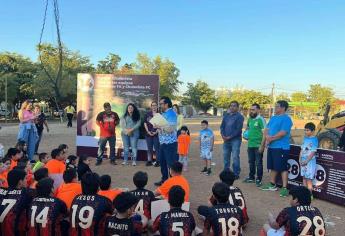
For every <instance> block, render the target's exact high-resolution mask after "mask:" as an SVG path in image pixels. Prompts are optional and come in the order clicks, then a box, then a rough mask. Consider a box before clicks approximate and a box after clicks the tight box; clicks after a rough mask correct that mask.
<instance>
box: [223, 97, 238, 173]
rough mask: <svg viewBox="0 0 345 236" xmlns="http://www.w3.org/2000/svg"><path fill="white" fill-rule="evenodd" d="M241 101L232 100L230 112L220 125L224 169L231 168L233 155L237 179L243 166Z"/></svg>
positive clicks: (233, 165)
mask: <svg viewBox="0 0 345 236" xmlns="http://www.w3.org/2000/svg"><path fill="white" fill-rule="evenodd" d="M238 110H239V103H238V102H237V101H232V102H231V103H230V106H229V113H227V114H226V115H225V116H224V117H223V120H222V123H221V125H220V134H221V135H222V138H223V141H224V144H223V158H224V170H226V169H230V162H231V157H232V158H233V160H232V169H233V172H234V173H235V176H236V179H239V176H240V172H241V166H240V149H241V143H242V127H243V120H244V118H243V116H242V115H241V113H240V112H239V111H238Z"/></svg>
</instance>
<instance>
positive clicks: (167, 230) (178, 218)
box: [152, 208, 196, 236]
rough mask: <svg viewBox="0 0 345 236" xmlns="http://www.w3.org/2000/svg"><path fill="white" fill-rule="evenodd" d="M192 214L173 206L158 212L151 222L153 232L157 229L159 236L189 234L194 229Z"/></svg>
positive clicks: (186, 235) (185, 235) (188, 235)
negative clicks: (165, 210) (160, 212)
mask: <svg viewBox="0 0 345 236" xmlns="http://www.w3.org/2000/svg"><path fill="white" fill-rule="evenodd" d="M195 226H196V224H195V220H194V217H193V215H192V214H191V213H190V212H188V211H184V210H182V209H181V208H173V209H171V210H170V211H168V212H163V213H162V214H160V215H159V216H158V217H157V218H156V220H155V221H154V223H153V227H152V228H153V232H156V231H159V233H160V235H161V236H179V235H184V236H191V235H192V233H193V231H194V230H195Z"/></svg>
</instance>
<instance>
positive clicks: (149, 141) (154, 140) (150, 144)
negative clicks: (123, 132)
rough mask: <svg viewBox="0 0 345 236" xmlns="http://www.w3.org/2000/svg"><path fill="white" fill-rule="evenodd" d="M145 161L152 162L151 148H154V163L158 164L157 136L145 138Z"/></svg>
mask: <svg viewBox="0 0 345 236" xmlns="http://www.w3.org/2000/svg"><path fill="white" fill-rule="evenodd" d="M145 139H146V144H147V161H152V156H153V147H155V152H156V161H157V162H158V163H159V139H158V136H157V135H156V136H146V137H145Z"/></svg>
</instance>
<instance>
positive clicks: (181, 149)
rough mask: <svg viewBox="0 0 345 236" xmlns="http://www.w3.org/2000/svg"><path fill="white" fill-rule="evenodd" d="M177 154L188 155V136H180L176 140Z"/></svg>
mask: <svg viewBox="0 0 345 236" xmlns="http://www.w3.org/2000/svg"><path fill="white" fill-rule="evenodd" d="M177 143H178V148H177V149H178V150H177V151H178V154H179V155H182V156H186V155H188V150H189V145H190V136H189V135H188V134H180V135H179V136H178V138H177Z"/></svg>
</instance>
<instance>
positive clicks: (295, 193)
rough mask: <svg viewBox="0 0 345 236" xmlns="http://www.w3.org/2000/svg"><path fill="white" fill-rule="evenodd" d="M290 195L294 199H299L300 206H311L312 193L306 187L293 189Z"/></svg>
mask: <svg viewBox="0 0 345 236" xmlns="http://www.w3.org/2000/svg"><path fill="white" fill-rule="evenodd" d="M290 194H291V196H292V199H296V198H297V199H298V203H299V204H300V205H310V203H311V193H310V191H309V190H308V189H307V188H306V187H304V186H298V187H297V186H296V187H293V188H291V190H290Z"/></svg>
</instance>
